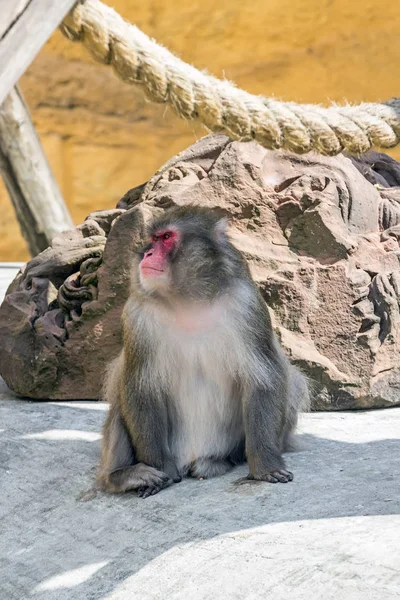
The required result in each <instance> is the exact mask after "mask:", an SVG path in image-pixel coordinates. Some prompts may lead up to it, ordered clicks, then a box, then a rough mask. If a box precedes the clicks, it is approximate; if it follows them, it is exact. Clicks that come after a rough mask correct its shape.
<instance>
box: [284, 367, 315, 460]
mask: <svg viewBox="0 0 400 600" xmlns="http://www.w3.org/2000/svg"><path fill="white" fill-rule="evenodd" d="M289 375H290V377H289V386H288V403H287V406H286V414H285V421H284V424H283V428H282V443H281V447H282V451H283V452H295V451H296V450H298V449H299V444H298V442H297V440H296V436H295V430H296V426H297V421H298V416H299V412H300V411H307V410H309V408H310V395H309V390H308V385H307V380H306V378H305V377H304V376H303V375H302V373H300V371H298V370H297V369H296V368H294V367H291V368H290V372H289Z"/></svg>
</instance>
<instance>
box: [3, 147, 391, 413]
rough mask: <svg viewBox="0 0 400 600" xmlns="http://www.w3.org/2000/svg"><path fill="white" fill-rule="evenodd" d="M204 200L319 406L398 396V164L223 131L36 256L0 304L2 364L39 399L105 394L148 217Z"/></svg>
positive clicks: (16, 385) (11, 380) (382, 402)
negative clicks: (289, 148) (245, 265)
mask: <svg viewBox="0 0 400 600" xmlns="http://www.w3.org/2000/svg"><path fill="white" fill-rule="evenodd" d="M187 203H198V204H202V205H203V206H208V207H210V208H211V209H213V210H217V211H219V213H221V214H224V215H227V216H228V217H229V218H230V221H231V231H230V235H231V239H232V241H233V242H234V243H235V245H236V246H237V247H238V248H239V249H240V250H241V251H242V252H243V253H244V255H245V256H246V258H247V260H248V261H249V264H250V268H251V270H252V273H253V276H254V279H255V280H256V282H257V284H258V286H259V288H260V291H261V293H262V295H263V297H264V298H265V300H266V302H267V303H268V306H269V307H270V311H271V314H272V317H273V322H274V326H275V329H276V331H277V334H278V336H279V338H280V341H281V343H282V345H283V347H284V349H285V351H286V352H287V354H288V355H289V357H290V358H291V360H292V361H293V362H294V363H296V364H297V365H298V366H299V367H300V368H301V369H302V370H303V372H305V374H306V375H308V377H309V378H310V381H311V382H312V387H313V390H314V394H313V408H314V409H319V410H336V409H349V408H367V407H385V406H392V405H396V404H400V261H399V257H400V247H399V241H400V165H399V163H397V162H396V161H395V160H393V159H391V158H390V157H388V156H386V155H383V154H378V153H375V152H370V153H368V154H367V155H365V156H364V157H361V158H358V159H353V158H349V157H346V156H338V157H334V158H328V157H322V156H319V155H316V154H308V155H305V156H295V155H291V154H288V153H283V152H273V151H268V150H265V149H264V148H261V147H260V146H258V145H257V144H255V143H252V142H231V141H230V140H229V139H228V138H226V137H224V136H221V135H210V136H207V137H205V138H202V139H201V140H199V141H198V142H197V143H195V144H194V145H193V146H191V147H189V148H188V149H187V150H185V151H184V152H182V153H181V154H179V155H177V156H175V157H174V158H172V159H171V160H170V161H169V162H168V163H166V164H165V165H164V166H163V167H162V168H161V169H160V170H159V171H158V172H157V173H156V174H155V175H154V176H153V177H152V178H151V179H150V180H149V181H148V182H147V183H145V184H144V185H142V186H139V187H137V188H134V189H133V190H130V191H129V192H127V194H126V195H125V196H124V197H123V198H122V199H121V201H120V202H119V203H118V206H117V208H116V209H114V210H108V211H99V212H96V213H92V214H91V215H89V216H88V218H87V219H86V220H85V222H84V223H83V224H82V225H80V226H78V227H77V228H75V229H74V230H72V231H68V232H65V233H63V234H61V235H60V236H59V237H58V238H56V239H55V240H53V243H52V246H51V247H50V248H48V249H47V250H45V251H44V252H42V253H41V254H39V255H38V256H37V257H35V258H34V259H32V260H31V261H30V262H29V263H27V265H26V266H25V267H24V268H23V269H22V270H21V272H20V273H19V274H18V275H17V277H16V278H15V280H14V281H13V283H12V284H11V286H10V287H9V289H8V293H7V296H6V298H5V300H4V301H3V304H2V306H1V308H0V337H1V340H2V344H1V347H0V374H1V375H2V376H3V377H4V379H5V381H6V382H7V384H8V386H9V387H10V388H11V389H12V390H14V391H15V392H17V393H19V394H22V395H25V396H30V397H33V398H41V399H97V398H99V395H100V386H101V377H102V374H103V372H104V368H105V365H106V363H107V362H108V361H109V360H111V359H112V358H114V356H116V354H117V353H118V351H119V349H120V345H121V329H120V314H121V311H122V307H123V305H124V302H125V300H126V298H127V295H128V289H129V270H130V264H131V260H132V256H133V253H134V252H135V251H136V249H137V248H138V247H139V246H140V245H141V244H142V243H143V241H144V234H145V225H146V222H147V221H148V220H149V219H150V218H151V217H152V215H154V214H157V213H159V212H160V211H162V210H165V209H166V208H168V207H171V206H175V205H183V204H187Z"/></svg>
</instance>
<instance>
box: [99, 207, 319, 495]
mask: <svg viewBox="0 0 400 600" xmlns="http://www.w3.org/2000/svg"><path fill="white" fill-rule="evenodd" d="M227 225H228V223H227V220H226V219H225V218H221V217H220V216H218V215H216V214H215V213H214V212H213V211H211V210H210V209H206V208H204V207H199V206H193V205H189V206H183V207H174V208H171V209H169V210H167V211H165V212H164V213H163V215H162V216H159V217H158V218H155V219H154V220H153V222H152V223H151V224H150V226H149V230H148V234H149V240H150V242H149V244H148V245H147V246H146V247H145V248H144V249H143V250H142V251H141V252H140V253H138V258H137V260H136V261H135V264H134V265H133V269H132V275H131V292H130V296H129V298H128V300H127V302H126V304H125V307H124V310H123V316H122V325H123V347H122V350H121V352H120V354H119V356H118V357H117V358H116V359H115V360H114V361H113V362H112V363H111V365H110V367H109V369H108V372H107V375H106V381H105V386H104V397H105V399H106V400H107V401H108V402H109V404H110V410H109V414H108V417H107V419H106V423H105V426H104V430H103V432H104V435H103V442H102V453H101V463H100V470H99V483H100V486H101V487H102V488H103V489H104V490H106V491H109V492H114V493H118V492H126V491H128V490H135V491H137V492H138V494H139V496H141V497H143V498H146V497H148V496H151V495H154V494H156V493H157V492H159V491H160V490H161V489H162V488H164V487H167V486H168V485H171V484H172V483H178V482H179V481H181V479H182V478H183V477H187V476H191V477H195V478H198V479H205V478H209V477H215V476H219V475H223V474H225V473H226V472H228V471H229V470H230V469H232V468H233V466H235V465H237V464H239V463H242V462H245V461H246V460H247V463H248V467H249V474H248V476H247V478H248V479H249V480H252V479H253V480H261V481H266V482H271V483H277V482H281V483H286V482H289V481H292V479H293V474H292V473H291V472H290V471H288V470H287V469H286V466H285V462H284V459H283V457H282V454H283V452H286V451H289V450H290V449H291V447H292V445H293V433H294V430H295V428H296V424H297V418H298V413H299V411H300V410H302V409H304V408H305V407H306V404H307V402H308V388H307V383H306V380H305V378H304V377H303V375H302V374H301V373H300V371H298V370H296V369H295V367H294V366H293V365H291V363H290V362H289V360H288V358H287V357H286V356H285V354H284V352H283V350H282V349H281V347H280V345H279V343H278V341H277V338H276V336H275V334H274V332H273V329H272V325H271V319H270V315H269V311H268V307H267V305H266V303H265V301H264V299H263V297H262V296H261V294H260V292H259V290H258V288H257V286H256V284H255V282H254V281H253V279H252V277H251V274H250V270H249V267H248V265H247V263H246V261H245V259H244V257H243V256H242V254H241V253H240V251H239V250H238V249H236V248H235V247H234V245H233V244H232V243H231V241H230V240H229V235H228V232H227Z"/></svg>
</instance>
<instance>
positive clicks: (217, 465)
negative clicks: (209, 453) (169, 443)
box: [190, 458, 233, 479]
mask: <svg viewBox="0 0 400 600" xmlns="http://www.w3.org/2000/svg"><path fill="white" fill-rule="evenodd" d="M232 467H233V464H232V463H231V462H229V461H228V460H224V459H222V458H199V459H198V460H195V461H194V463H193V464H192V465H191V467H190V475H191V477H196V478H197V479H199V478H202V479H209V478H210V477H218V476H219V475H225V473H227V472H228V471H230V470H231V469H232Z"/></svg>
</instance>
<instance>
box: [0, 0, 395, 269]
mask: <svg viewBox="0 0 400 600" xmlns="http://www.w3.org/2000/svg"><path fill="white" fill-rule="evenodd" d="M109 3H110V4H111V5H112V6H114V8H115V9H116V10H117V11H118V12H120V13H121V14H122V15H123V16H124V17H125V18H127V19H129V20H130V21H132V22H134V23H136V24H137V25H138V26H139V27H140V28H142V29H143V30H144V31H145V32H146V33H147V34H149V35H150V36H151V37H154V38H155V39H156V40H157V41H158V42H160V43H162V44H163V45H165V46H166V47H167V48H169V49H170V50H172V51H173V52H175V53H177V54H178V55H179V56H180V57H181V58H182V59H183V60H185V61H187V62H191V63H193V64H194V65H195V66H196V67H198V68H201V69H203V68H207V70H208V71H209V72H210V73H213V74H214V75H216V76H219V77H223V76H225V77H226V78H228V79H230V80H232V81H234V82H235V83H236V84H237V85H238V86H240V87H243V88H245V89H247V90H248V91H249V92H253V93H256V94H265V95H275V97H277V98H281V99H284V100H295V101H303V102H323V103H324V102H328V101H336V102H342V101H344V100H349V101H352V102H359V101H379V100H385V99H388V98H391V97H392V96H395V95H400V84H399V81H398V65H399V64H400V44H399V38H400V19H399V18H398V13H399V8H398V3H397V2H396V1H394V0H381V1H380V2H377V1H376V0H252V1H251V2H250V1H247V2H243V0H229V2H227V1H226V0H202V1H200V0H185V2H182V1H179V2H177V1H176V0H168V2H167V1H166V0H147V2H139V0H113V1H112V2H109ZM21 87H22V90H23V92H24V94H25V97H26V99H27V101H28V104H29V106H30V108H31V111H32V114H33V119H34V122H35V124H36V126H37V129H38V131H39V134H40V136H41V139H42V143H43V145H44V148H45V150H46V153H47V155H48V158H49V160H50V163H51V165H52V167H53V169H54V172H55V174H56V177H57V180H58V182H59V184H60V187H61V189H62V191H63V194H64V197H65V199H66V202H67V203H68V206H69V208H70V210H71V213H72V215H73V218H74V220H75V222H76V223H79V222H80V221H82V219H83V218H84V217H85V216H86V215H87V213H89V212H90V211H91V210H94V209H102V208H110V207H113V206H114V205H115V203H116V202H117V201H118V199H119V198H120V197H121V196H122V195H123V194H124V193H125V192H126V190H127V189H128V188H130V187H133V186H135V185H137V184H139V183H142V182H143V181H145V180H146V179H147V178H148V177H149V176H150V175H151V174H152V173H153V172H154V171H155V170H156V169H157V168H158V167H159V166H160V165H161V164H162V163H164V162H165V161H166V160H167V159H168V158H169V157H170V156H172V155H173V154H175V153H176V152H178V151H180V150H182V149H183V148H184V147H186V146H188V145H189V144H191V143H192V142H193V141H194V140H196V139H197V138H198V137H200V136H201V135H203V133H204V132H203V130H202V129H201V128H200V127H199V126H197V125H194V124H193V123H186V122H183V121H180V120H178V119H177V118H176V117H175V116H174V115H173V114H172V113H171V111H170V110H165V107H163V106H159V105H154V104H148V103H146V102H145V100H144V99H143V96H142V93H141V92H140V91H138V90H136V89H134V88H131V87H129V86H126V85H124V84H123V83H121V82H120V81H119V80H117V78H116V77H115V76H114V75H113V73H112V72H111V69H110V68H108V67H105V66H101V65H98V64H95V63H94V62H93V61H92V60H91V59H90V58H89V57H88V55H87V54H86V53H85V51H84V50H83V48H81V46H80V45H79V44H73V43H72V42H69V41H68V40H66V39H64V38H63V37H62V36H61V34H60V33H59V32H56V33H55V34H54V35H53V37H52V38H51V39H50V41H49V42H48V44H47V45H46V46H45V47H44V48H43V50H42V52H41V53H40V55H39V56H38V57H37V58H36V60H35V61H34V63H33V64H32V65H31V67H30V69H29V70H28V71H27V73H26V74H25V76H24V77H23V79H22V81H21ZM392 154H393V155H394V156H396V155H397V157H399V158H400V151H394V152H393V153H392ZM0 214H1V215H2V217H1V221H0V261H1V260H24V259H26V258H27V257H28V253H27V250H26V247H25V243H24V241H23V240H22V238H21V236H20V234H19V229H18V225H17V222H16V220H15V217H14V214H13V210H12V207H11V205H10V201H9V199H8V197H7V194H6V192H5V190H4V188H3V187H2V185H1V186H0Z"/></svg>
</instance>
